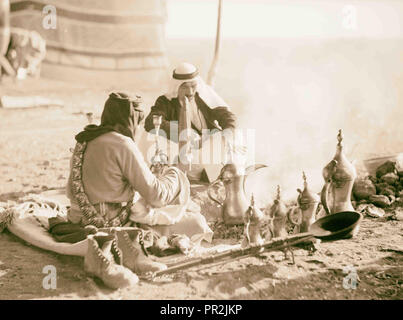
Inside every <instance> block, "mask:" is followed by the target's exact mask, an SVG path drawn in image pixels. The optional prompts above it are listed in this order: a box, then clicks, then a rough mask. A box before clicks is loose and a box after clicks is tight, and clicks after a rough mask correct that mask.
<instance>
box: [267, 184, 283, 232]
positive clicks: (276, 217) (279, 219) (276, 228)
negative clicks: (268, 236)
mask: <svg viewBox="0 0 403 320" xmlns="http://www.w3.org/2000/svg"><path fill="white" fill-rule="evenodd" d="M270 217H271V219H272V226H273V236H274V237H275V238H277V237H285V236H287V231H286V221H287V208H286V206H285V204H284V202H283V201H282V199H281V189H280V186H277V198H276V199H275V200H274V203H273V205H272V206H271V208H270Z"/></svg>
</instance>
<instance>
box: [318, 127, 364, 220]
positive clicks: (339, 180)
mask: <svg viewBox="0 0 403 320" xmlns="http://www.w3.org/2000/svg"><path fill="white" fill-rule="evenodd" d="M337 140H338V144H337V149H336V154H335V156H334V158H333V160H332V161H330V162H329V163H328V164H327V166H326V167H325V168H323V171H322V174H323V178H324V180H325V185H324V186H323V189H322V192H321V202H322V205H323V208H324V210H325V211H326V214H332V213H336V212H342V211H354V208H353V205H352V204H351V192H352V189H353V185H354V180H355V178H356V177H357V172H356V169H355V167H354V166H353V165H352V164H351V162H349V161H348V160H347V158H346V156H345V154H344V152H343V145H342V141H343V135H342V132H341V130H339V134H338V135H337ZM329 198H330V199H329ZM329 200H330V201H329Z"/></svg>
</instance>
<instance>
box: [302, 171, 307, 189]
mask: <svg viewBox="0 0 403 320" xmlns="http://www.w3.org/2000/svg"><path fill="white" fill-rule="evenodd" d="M302 179H303V180H304V188H305V189H306V188H307V186H308V182H307V181H306V174H305V171H302Z"/></svg>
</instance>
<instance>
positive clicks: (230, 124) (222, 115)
mask: <svg viewBox="0 0 403 320" xmlns="http://www.w3.org/2000/svg"><path fill="white" fill-rule="evenodd" d="M211 112H212V115H213V118H214V120H217V121H218V124H219V125H220V127H221V128H222V129H223V130H224V129H228V128H229V129H234V128H235V127H236V117H235V114H233V113H232V112H231V111H229V110H228V108H227V107H217V108H214V109H212V110H211Z"/></svg>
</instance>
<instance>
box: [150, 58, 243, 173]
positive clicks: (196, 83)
mask: <svg viewBox="0 0 403 320" xmlns="http://www.w3.org/2000/svg"><path fill="white" fill-rule="evenodd" d="M185 112H186V114H187V119H188V121H189V122H190V123H188V126H189V127H191V129H192V138H191V139H192V140H193V142H195V141H196V142H202V141H203V140H206V139H209V138H210V137H211V133H214V132H217V131H221V130H224V131H228V130H232V129H235V126H236V118H235V115H234V114H233V113H232V112H231V111H230V110H229V107H228V105H227V104H226V103H225V101H224V100H223V99H222V98H221V97H220V96H219V95H218V94H217V93H216V92H215V91H214V90H213V89H212V88H211V87H210V86H208V85H207V84H206V83H205V82H204V81H203V79H202V78H201V77H200V76H199V72H198V70H197V68H196V67H195V66H193V65H192V64H189V63H181V64H180V65H179V66H178V67H177V68H176V69H175V70H174V71H173V75H172V79H171V83H170V87H169V90H168V93H166V94H165V95H162V96H160V97H158V99H157V100H156V102H155V105H154V106H153V107H152V108H151V112H150V114H149V115H148V116H147V118H146V120H145V129H146V131H152V130H153V129H154V124H153V116H154V115H161V116H162V123H161V126H160V130H163V131H164V132H163V135H166V137H167V138H168V139H169V140H171V141H174V142H179V140H181V139H182V136H181V135H180V134H181V133H180V132H178V122H179V123H180V121H181V119H182V118H183V117H184V114H185ZM226 129H228V130H226ZM206 133H208V134H206ZM200 138H202V139H200ZM195 144H196V145H197V146H198V147H197V146H196V147H195V148H199V147H201V144H200V143H193V144H192V145H193V147H194V146H195ZM210 147H211V146H210ZM222 147H224V145H222ZM213 148H214V146H213V147H211V148H210V152H211V151H212V150H213ZM202 152H203V151H202ZM202 152H200V153H202ZM221 152H223V153H225V151H224V150H223V148H221V150H220V153H221ZM197 160H198V161H200V155H199V159H197ZM210 160H211V159H210ZM220 162H222V159H221V161H220ZM220 162H218V163H220ZM195 163H199V164H200V163H201V162H195ZM210 163H211V162H210ZM200 168H201V167H200V166H194V170H193V171H195V170H196V171H198V173H196V175H193V178H195V179H198V178H200V177H199V176H198V175H199V174H200Z"/></svg>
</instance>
